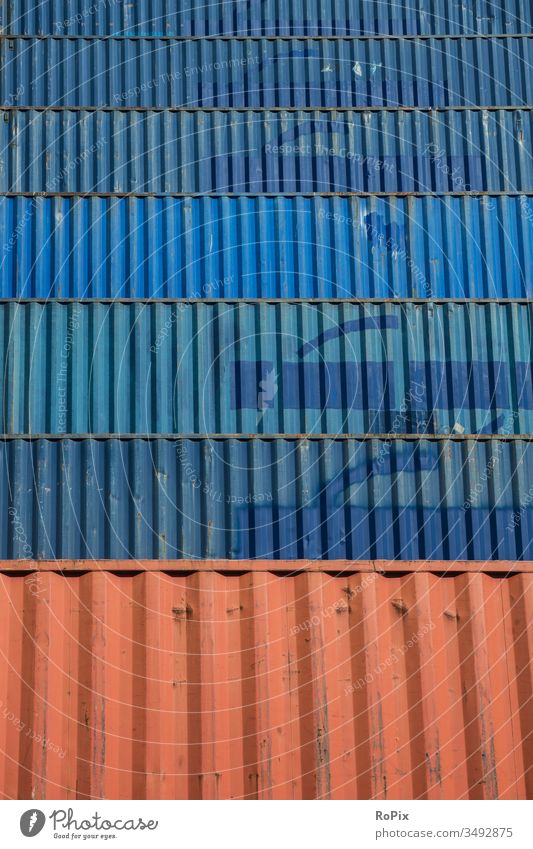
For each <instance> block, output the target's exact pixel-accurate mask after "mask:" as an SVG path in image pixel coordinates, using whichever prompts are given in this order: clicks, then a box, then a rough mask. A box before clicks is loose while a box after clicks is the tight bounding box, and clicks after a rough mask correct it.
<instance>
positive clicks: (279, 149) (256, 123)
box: [0, 109, 533, 194]
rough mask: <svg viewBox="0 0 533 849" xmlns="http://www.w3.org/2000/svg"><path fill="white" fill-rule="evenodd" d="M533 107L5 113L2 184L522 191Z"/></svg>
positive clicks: (527, 187) (527, 175) (531, 182)
mask: <svg viewBox="0 0 533 849" xmlns="http://www.w3.org/2000/svg"><path fill="white" fill-rule="evenodd" d="M532 124H533V111H530V110H518V109H515V110H509V111H504V110H494V111H487V110H447V111H443V112H437V111H432V112H419V111H391V112H385V111H379V110H378V111H377V112H350V111H335V110H330V111H319V110H315V111H309V112H305V111H301V110H297V111H294V112H281V111H280V112H269V111H268V110H261V111H251V110H249V111H242V112H239V111H216V110H215V111H202V110H192V109H191V110H182V111H174V112H172V111H168V110H166V111H135V110H134V111H117V110H116V109H111V110H108V111H105V110H100V111H98V110H97V111H90V110H76V109H66V110H59V111H49V110H43V111H38V110H32V109H28V110H25V109H11V110H8V111H6V112H5V113H4V120H3V121H0V149H1V151H2V157H3V168H2V169H1V170H0V191H2V192H10V191H12V192H16V191H20V192H50V193H57V192H179V193H191V192H192V193H194V192H222V193H238V194H243V193H244V194H250V193H251V194H255V193H257V192H270V193H275V194H276V193H284V192H350V191H353V192H465V191H469V192H481V191H495V192H499V191H503V192H520V191H524V192H527V191H531V190H533V169H532V168H531V161H532V153H531V151H532V148H533V138H532Z"/></svg>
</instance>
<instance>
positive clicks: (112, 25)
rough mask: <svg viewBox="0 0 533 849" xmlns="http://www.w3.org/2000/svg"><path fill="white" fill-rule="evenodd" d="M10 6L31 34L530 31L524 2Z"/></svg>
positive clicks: (16, 0)
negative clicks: (422, 4)
mask: <svg viewBox="0 0 533 849" xmlns="http://www.w3.org/2000/svg"><path fill="white" fill-rule="evenodd" d="M425 6H426V8H421V5H420V3H419V2H417V0H400V2H394V3H391V2H382V0H334V2H331V3H324V2H321V0H312V2H306V3H301V2H298V0H290V2H286V0H265V1H264V2H263V0H262V2H247V3H243V2H240V0H214V2H212V3H209V4H206V3H205V0H189V1H188V2H187V0H186V2H183V3H180V4H179V5H177V4H176V2H175V0H136V2H135V3H127V2H124V0H106V2H92V3H91V2H88V0H71V1H70V2H69V3H68V4H67V3H57V2H56V0H40V2H38V3H36V2H35V0H10V2H5V3H3V4H2V5H1V6H0V9H2V25H3V28H4V31H5V32H7V33H23V34H24V33H26V34H29V35H40V34H44V35H47V34H50V33H53V34H55V35H118V34H122V35H154V36H159V35H180V36H189V35H193V36H201V35H365V34H366V35H368V34H370V35H373V34H378V35H379V34H383V35H387V34H395V35H404V34H405V35H432V34H447V33H450V34H468V33H472V32H474V33H483V34H494V33H515V32H531V29H532V12H531V5H530V4H529V3H528V2H527V0H495V2H488V0H480V2H476V3H471V4H464V3H463V4H459V3H457V2H454V0H430V2H428V3H427V4H425Z"/></svg>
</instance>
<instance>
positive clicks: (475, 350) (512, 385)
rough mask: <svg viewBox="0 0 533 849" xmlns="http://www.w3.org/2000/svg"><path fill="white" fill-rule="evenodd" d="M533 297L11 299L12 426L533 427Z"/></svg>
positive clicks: (84, 429)
mask: <svg viewBox="0 0 533 849" xmlns="http://www.w3.org/2000/svg"><path fill="white" fill-rule="evenodd" d="M532 319H533V304H532V303H519V304H517V303H508V304H505V305H504V304H499V305H498V304H472V303H468V302H467V303H463V304H453V303H447V304H441V305H436V304H433V303H431V302H428V303H426V304H425V305H422V304H420V303H403V304H402V303H399V304H398V303H396V304H395V303H385V304H371V303H364V304H353V303H343V304H338V303H319V304H316V303H314V304H305V303H303V304H302V303H298V304H290V303H287V302H285V303H283V302H282V303H273V304H269V303H265V302H262V303H261V302H259V303H233V304H231V303H223V302H219V303H216V304H202V303H196V304H190V303H186V302H185V303H183V302H182V303H177V304H154V303H152V304H142V303H141V304H136V303H129V304H120V303H114V304H99V303H92V304H90V303H89V304H87V303H85V304H79V303H74V304H69V305H66V304H58V303H48V304H46V305H43V304H40V303H36V302H33V303H32V302H31V301H30V302H29V303H26V304H22V305H21V304H16V303H7V304H1V305H0V374H2V375H3V388H2V393H1V395H0V427H1V429H2V432H3V433H38V434H44V433H81V434H87V433H95V434H107V433H138V434H143V433H154V434H156V433H157V434H168V433H268V434H270V433H289V434H293V433H299V432H305V433H319V434H320V433H329V434H336V433H378V434H380V433H388V432H389V431H392V432H397V433H450V432H454V431H459V432H460V433H463V432H465V431H466V432H467V433H480V432H481V433H504V434H508V433H515V432H516V433H533V373H532V368H531V358H532V339H531V324H532Z"/></svg>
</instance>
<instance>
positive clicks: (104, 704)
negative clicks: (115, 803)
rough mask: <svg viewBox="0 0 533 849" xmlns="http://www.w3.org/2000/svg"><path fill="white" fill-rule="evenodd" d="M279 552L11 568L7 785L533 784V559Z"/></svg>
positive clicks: (24, 790) (377, 791) (475, 793)
mask: <svg viewBox="0 0 533 849" xmlns="http://www.w3.org/2000/svg"><path fill="white" fill-rule="evenodd" d="M65 565H66V567H67V568H68V567H69V565H70V564H68V563H67V564H65ZM160 565H161V567H162V568H163V569H166V568H169V569H170V570H173V569H174V568H175V566H174V564H172V563H169V564H165V563H161V564H160ZM272 565H273V564H263V565H262V566H261V564H257V567H258V568H254V570H253V571H250V570H249V569H248V570H247V571H245V572H244V573H240V574H235V575H228V574H222V573H221V572H218V571H217V564H216V563H212V564H211V568H212V570H214V571H208V572H195V571H194V569H195V566H194V563H189V564H187V570H188V571H186V572H184V573H183V574H180V575H176V574H166V573H164V572H157V571H156V572H148V573H144V574H143V573H141V574H137V575H135V576H132V574H131V572H126V573H124V574H123V575H118V574H112V573H110V572H106V571H105V568H106V567H105V564H92V567H89V571H86V572H85V573H84V574H80V573H78V574H76V573H73V574H71V575H70V576H69V577H67V576H66V575H64V574H63V575H59V574H57V572H55V573H54V572H48V573H33V575H34V578H37V579H38V583H37V584H35V581H34V583H33V584H32V585H31V587H30V585H29V584H28V581H27V572H25V573H22V574H19V575H17V574H11V575H8V574H6V573H3V574H1V575H0V616H1V619H2V622H3V623H4V627H3V628H2V629H0V681H1V682H2V688H1V692H2V696H1V698H2V704H1V705H0V743H1V745H0V753H1V754H0V776H1V786H2V793H3V794H4V796H5V797H7V798H33V799H76V798H78V799H89V798H93V799H94V798H96V799H102V798H113V799H121V798H125V799H127V798H140V799H143V798H150V799H153V798H156V799H157V798H163V799H165V798H169V799H176V798H180V799H187V798H192V799H197V798H204V799H215V798H219V799H231V798H233V799H241V798H249V799H314V798H323V799H325V798H332V799H377V800H385V799H387V800H394V799H486V800H488V799H526V798H531V795H532V793H533V747H532V743H531V739H532V732H533V717H532V713H531V711H530V710H529V707H528V699H531V671H532V670H531V651H530V648H529V646H530V635H529V636H528V633H529V631H530V630H531V622H532V618H533V617H532V612H533V607H532V605H533V574H532V573H531V569H529V571H527V572H525V573H524V574H518V575H514V576H512V577H505V576H502V577H489V576H488V575H483V574H480V572H479V571H477V572H469V573H462V574H457V575H456V576H454V577H453V576H450V577H442V575H441V576H439V575H437V574H435V573H434V572H433V573H432V572H431V571H430V570H429V567H428V566H427V565H424V564H418V567H417V568H418V571H414V572H413V571H410V570H411V569H412V567H413V564H410V565H409V564H407V565H406V566H404V570H405V571H406V573H404V574H403V575H394V573H391V574H389V575H387V576H384V575H378V574H376V573H372V572H366V573H365V572H363V573H358V572H357V571H355V570H354V567H353V564H351V565H348V564H346V567H347V571H345V573H344V575H343V576H342V577H333V576H332V575H328V574H325V573H324V572H321V571H318V572H311V573H309V572H308V573H298V574H294V575H292V576H290V575H289V576H286V577H283V576H280V575H276V574H273V573H272V571H269V570H270V569H271V568H272ZM280 565H281V567H282V568H285V569H287V568H288V564H274V566H275V568H278V567H279V566H280ZM470 565H471V566H473V567H475V569H477V570H479V568H480V564H479V563H478V564H470ZM529 566H530V567H531V564H529ZM446 567H447V564H444V563H435V564H434V568H435V569H436V570H441V571H442V570H443V569H445V568H446ZM28 568H30V569H31V568H33V567H32V566H26V569H28ZM86 568H87V566H85V567H84V569H86ZM91 568H92V569H93V570H94V569H96V570H98V571H91ZM291 568H293V564H291ZM484 568H485V569H486V570H487V571H489V572H490V568H491V564H490V563H487V564H485V567H484ZM459 571H460V570H459ZM347 601H348V603H346V602H347ZM399 601H401V604H402V611H400V610H399V609H398V602H399ZM177 609H179V610H186V611H187V614H186V616H185V615H181V614H180V615H177V614H176V613H175V611H176V610H177ZM329 609H335V611H336V612H335V613H333V614H332V615H328V614H327V611H328V610H329ZM528 640H529V643H528ZM502 647H503V648H502ZM44 694H46V696H45V695H44ZM29 718H31V723H32V731H33V735H27V734H26V725H22V724H21V719H22V722H24V723H25V722H26V720H28V719H29ZM43 740H44V747H45V749H46V751H47V756H46V758H43V757H42V750H43V742H42V741H43ZM55 743H59V744H60V746H59V748H54V744H55Z"/></svg>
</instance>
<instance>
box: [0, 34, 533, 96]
mask: <svg viewBox="0 0 533 849" xmlns="http://www.w3.org/2000/svg"><path fill="white" fill-rule="evenodd" d="M0 67H1V68H2V74H1V76H0V103H2V104H4V105H6V106H117V107H121V106H122V107H124V106H128V107H138V106H142V107H154V106H155V107H160V108H166V107H169V106H202V107H218V108H220V107H252V108H254V107H299V108H302V107H309V106H312V107H339V106H343V107H354V106H356V107H382V106H388V107H394V106H416V107H423V108H429V107H446V106H511V105H512V106H527V105H528V104H531V103H533V77H532V75H531V74H527V73H524V69H525V68H531V67H533V39H532V38H529V37H521V38H494V39H486V38H462V39H457V38H455V39H439V38H437V39H434V38H433V39H403V40H390V39H323V40H316V41H314V40H307V39H280V40H267V39H261V40H257V39H231V40H228V39H213V40H198V41H179V40H172V39H146V38H142V39H127V38H126V39H124V38H122V39H121V38H112V39H77V40H72V39H67V38H45V39H43V38H32V39H28V38H16V39H12V40H7V39H3V40H1V41H0Z"/></svg>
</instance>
